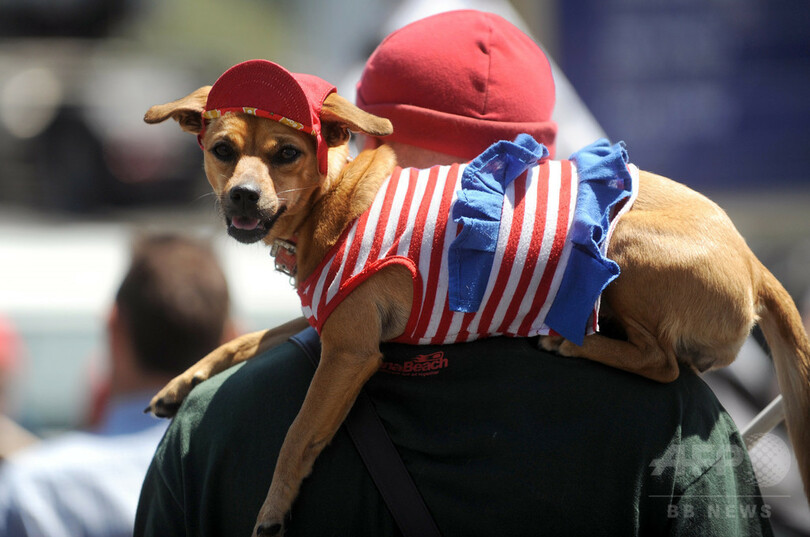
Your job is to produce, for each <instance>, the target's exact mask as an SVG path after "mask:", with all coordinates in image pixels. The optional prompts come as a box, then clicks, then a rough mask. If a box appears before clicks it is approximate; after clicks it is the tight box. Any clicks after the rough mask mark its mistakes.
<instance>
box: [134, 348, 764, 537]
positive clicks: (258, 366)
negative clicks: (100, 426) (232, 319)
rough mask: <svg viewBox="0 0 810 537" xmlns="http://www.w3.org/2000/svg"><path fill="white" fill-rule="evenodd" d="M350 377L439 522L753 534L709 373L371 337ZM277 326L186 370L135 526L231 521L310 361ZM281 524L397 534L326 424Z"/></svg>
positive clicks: (234, 524) (211, 526) (252, 497)
mask: <svg viewBox="0 0 810 537" xmlns="http://www.w3.org/2000/svg"><path fill="white" fill-rule="evenodd" d="M383 353H384V354H385V357H386V364H385V365H384V367H383V370H381V371H380V372H379V373H377V374H376V375H375V376H374V377H373V378H372V379H371V380H370V381H369V383H368V384H367V386H366V388H365V389H366V391H367V393H368V394H369V396H370V398H371V400H372V401H373V402H374V405H375V406H376V409H377V411H378V413H379V415H380V417H381V419H382V421H383V423H384V424H385V427H386V429H387V430H388V433H389V434H390V436H391V438H392V440H393V442H394V443H395V445H396V446H397V449H398V450H399V453H400V454H401V456H402V459H403V460H404V462H405V465H406V467H407V468H408V470H409V472H410V474H411V475H412V477H413V479H414V481H415V483H416V485H417V487H418V489H419V491H420V492H421V494H422V496H423V497H424V499H425V502H426V503H427V505H428V507H429V508H430V510H431V512H432V514H433V517H434V519H435V521H436V523H437V525H438V527H439V529H440V530H441V532H442V534H443V535H444V536H445V537H448V536H453V535H460V536H473V535H487V536H489V535H508V536H512V535H514V536H517V535H532V536H536V535H555V536H560V535H588V536H593V535H623V536H627V535H729V536H731V535H734V536H738V535H771V528H770V524H769V521H768V517H769V516H770V507H769V506H768V505H767V504H765V503H763V501H762V499H761V498H760V496H759V494H760V493H759V488H758V487H757V485H756V482H755V478H754V474H753V471H752V468H751V463H750V461H749V459H748V455H747V453H746V451H745V449H744V448H743V444H742V441H741V438H740V435H739V433H738V432H737V429H736V427H735V426H734V423H733V422H732V420H731V418H730V417H729V416H728V414H727V413H726V412H725V410H724V409H723V408H722V407H721V405H720V403H719V402H718V401H717V399H716V398H715V397H714V394H713V393H712V392H711V390H710V389H709V388H708V387H707V386H706V385H705V384H704V383H703V381H702V380H700V379H699V378H698V377H696V376H695V375H694V374H692V373H691V372H689V371H682V373H681V377H680V378H679V379H678V380H677V381H675V382H673V383H671V384H658V383H655V382H651V381H648V380H646V379H643V378H641V377H638V376H635V375H631V374H628V373H624V372H622V371H618V370H615V369H611V368H608V367H605V366H602V365H600V364H597V363H593V362H589V361H586V360H580V359H570V358H562V357H559V356H556V355H552V354H549V353H545V352H542V351H539V350H537V349H536V341H535V340H534V339H505V338H493V339H487V340H482V341H477V342H473V343H463V344H457V345H449V346H442V347H431V346H419V347H417V346H408V345H395V344H386V345H383ZM312 373H313V366H312V364H311V362H310V361H309V360H308V359H307V357H306V356H305V354H304V352H303V351H302V350H301V349H300V348H298V347H297V346H296V345H295V344H293V343H288V344H285V345H283V346H281V347H279V348H277V349H274V350H271V351H269V352H267V353H265V354H263V355H260V356H258V357H256V358H254V359H253V360H251V361H249V362H248V363H246V364H244V365H243V366H240V367H234V368H232V369H230V370H228V371H226V372H224V373H222V374H220V375H218V376H216V377H214V378H213V379H211V380H209V381H207V382H205V383H203V384H201V385H199V386H197V387H196V388H195V389H194V391H193V392H192V394H191V395H190V397H189V398H188V399H187V401H186V402H185V403H184V405H183V407H182V408H181V409H180V412H179V414H178V415H177V417H176V418H175V420H174V422H173V423H172V425H171V426H170V428H169V430H168V432H167V433H166V436H165V438H164V439H163V441H162V442H161V444H160V446H159V447H158V450H157V453H156V455H155V459H154V461H153V463H152V467H151V468H150V470H149V473H148V475H147V477H146V481H145V483H144V487H143V491H142V493H141V502H140V505H139V508H138V515H137V520H136V528H135V529H136V531H135V535H136V536H150V537H151V536H154V537H165V536H174V535H195V536H230V535H235V536H240V535H241V536H247V535H250V533H251V530H252V529H253V525H254V522H255V518H256V514H257V513H258V510H259V507H260V506H261V504H262V502H263V501H264V498H265V496H266V494H267V489H268V487H269V485H270V480H271V477H272V474H273V468H274V466H275V461H276V457H277V454H278V451H279V448H280V446H281V443H282V441H283V439H284V435H285V433H286V431H287V428H288V427H289V425H290V423H291V422H292V420H293V418H294V417H295V415H296V413H297V412H298V409H299V408H300V406H301V402H302V400H303V398H304V395H305V393H306V390H307V387H308V385H309V381H310V380H311V378H312ZM287 535H288V536H295V535H319V536H321V535H351V536H359V535H369V536H385V535H398V530H396V529H395V526H394V523H393V520H392V518H391V516H390V514H389V513H388V510H387V508H386V506H385V504H384V502H383V501H382V499H381V497H380V495H379V493H378V492H377V489H376V488H375V486H374V484H373V482H372V480H371V478H370V477H369V474H368V472H367V470H366V469H365V467H364V466H363V463H362V461H361V459H360V457H359V455H358V454H357V452H356V451H355V449H354V446H353V444H352V442H351V440H350V439H349V436H348V435H347V434H346V432H345V430H344V429H342V428H341V430H340V431H339V432H338V434H337V435H336V437H335V439H334V440H333V442H332V443H331V444H330V445H329V446H328V447H327V448H326V449H325V450H324V452H323V453H322V454H321V456H320V457H319V458H318V460H317V461H316V463H315V466H314V469H313V472H312V475H311V476H310V477H308V478H307V479H306V480H305V481H304V484H303V486H302V489H301V493H300V496H299V497H298V499H297V500H296V502H295V504H294V506H293V510H292V513H291V517H290V521H289V524H288V527H287Z"/></svg>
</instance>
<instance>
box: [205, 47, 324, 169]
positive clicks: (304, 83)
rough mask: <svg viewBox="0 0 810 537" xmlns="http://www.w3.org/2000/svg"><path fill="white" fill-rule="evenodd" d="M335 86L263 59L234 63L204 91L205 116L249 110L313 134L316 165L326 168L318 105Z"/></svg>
mask: <svg viewBox="0 0 810 537" xmlns="http://www.w3.org/2000/svg"><path fill="white" fill-rule="evenodd" d="M334 91H336V90H335V86H333V85H332V84H330V83H329V82H327V81H325V80H323V79H321V78H318V77H316V76H313V75H307V74H300V73H291V72H289V71H287V70H286V69H285V68H283V67H282V66H280V65H278V64H276V63H273V62H271V61H267V60H249V61H246V62H242V63H239V64H237V65H234V66H233V67H231V68H230V69H228V70H227V71H225V72H224V73H223V74H222V76H220V77H219V78H218V79H217V81H216V82H215V83H214V86H213V87H212V88H211V91H210V93H209V94H208V101H207V102H206V105H205V110H204V111H203V131H202V133H200V136H202V135H203V134H204V133H205V120H206V119H214V118H217V117H220V116H222V115H224V114H227V113H231V112H239V113H244V114H251V115H255V116H259V117H263V118H267V119H272V120H274V121H278V122H279V123H283V124H285V125H287V126H289V127H292V128H294V129H298V130H301V131H304V132H306V133H309V134H311V135H313V136H314V137H315V140H316V142H315V143H316V146H317V155H318V168H319V170H320V172H321V174H324V175H325V174H326V171H327V164H328V160H327V153H328V149H329V148H328V147H327V145H326V141H325V140H324V139H323V133H322V132H321V118H320V116H321V107H322V106H323V101H324V99H326V96H327V95H329V94H330V93H332V92H334Z"/></svg>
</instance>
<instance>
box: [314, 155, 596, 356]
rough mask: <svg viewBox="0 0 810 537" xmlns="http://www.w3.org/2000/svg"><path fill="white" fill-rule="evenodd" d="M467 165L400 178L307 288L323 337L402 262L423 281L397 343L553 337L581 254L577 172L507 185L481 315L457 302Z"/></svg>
mask: <svg viewBox="0 0 810 537" xmlns="http://www.w3.org/2000/svg"><path fill="white" fill-rule="evenodd" d="M464 168H465V165H463V164H462V165H452V166H443V167H438V166H437V167H433V168H429V169H425V170H419V169H413V168H406V169H400V168H397V169H396V170H395V171H394V173H393V174H392V175H391V177H389V178H388V180H387V181H386V182H385V183H384V184H383V185H382V187H381V188H380V190H379V192H378V194H377V197H376V198H375V200H374V202H373V204H372V206H371V208H369V210H367V211H366V212H365V213H364V214H363V215H362V216H361V217H360V218H358V219H357V220H356V221H355V222H354V223H353V224H352V225H351V226H350V227H349V228H348V229H347V230H346V231H345V232H344V233H343V235H342V236H341V239H340V240H339V242H338V244H336V245H335V246H334V247H333V248H332V249H331V251H330V252H329V253H328V254H327V255H326V257H325V259H324V260H323V262H322V263H321V264H320V265H319V267H318V268H317V269H316V270H315V271H314V272H313V273H312V274H311V275H310V276H309V277H308V278H307V279H306V280H305V281H303V282H302V283H301V284H300V285H299V290H298V293H299V296H300V297H301V303H302V306H303V311H304V315H305V316H306V317H307V319H308V320H309V322H310V324H312V325H313V326H314V327H315V328H316V329H317V330H318V331H319V332H320V330H321V328H322V326H323V324H324V322H325V321H326V319H327V318H328V317H329V315H330V314H331V313H332V311H333V310H334V309H335V307H336V306H337V305H338V304H339V303H340V302H341V301H342V300H343V298H344V297H345V296H346V295H347V294H348V293H350V292H351V291H352V290H353V289H354V288H355V287H356V286H357V285H359V284H360V283H362V282H363V281H364V280H365V279H366V278H368V277H369V276H370V275H371V274H373V273H374V272H376V271H377V270H379V269H380V268H382V267H384V266H387V265H389V264H391V263H396V264H400V265H402V266H404V267H406V268H408V269H409V270H410V271H411V274H412V275H413V307H412V310H411V316H410V319H409V321H408V325H407V328H406V329H405V332H404V333H403V334H402V335H401V336H399V337H398V338H396V340H395V341H398V342H404V343H412V344H444V343H454V342H461V341H471V340H474V339H477V338H479V337H486V336H495V335H509V336H533V335H538V334H548V333H549V328H548V327H547V326H546V325H545V324H544V320H545V317H546V313H547V312H548V310H549V308H550V307H551V304H552V302H553V301H554V297H555V294H556V292H557V289H558V288H559V286H560V282H561V280H562V276H563V273H564V270H565V266H566V263H567V259H568V255H569V254H570V251H571V243H570V242H568V241H566V236H567V233H568V229H569V227H570V226H571V222H572V216H573V213H574V208H575V205H576V199H577V187H578V181H577V173H576V167H575V166H574V164H573V163H572V162H571V161H551V160H545V161H541V162H540V163H537V164H535V165H532V166H531V167H529V169H528V170H527V171H526V172H524V173H523V174H522V175H521V176H520V177H518V178H517V179H515V180H514V181H513V182H511V183H510V184H509V185H508V186H507V187H506V193H505V196H504V204H503V210H502V214H501V224H500V231H499V236H498V250H497V252H496V254H495V257H494V262H493V265H492V269H491V272H490V276H489V279H488V283H487V288H486V291H485V294H484V297H483V301H482V302H481V305H480V307H479V308H478V310H477V311H475V312H471V313H463V312H456V311H452V310H451V309H450V308H449V301H448V248H449V246H450V244H451V243H452V242H453V240H454V239H455V238H456V236H457V235H458V233H459V225H457V224H455V223H454V222H453V220H452V217H451V214H452V208H453V204H454V203H455V200H456V195H457V194H456V193H457V191H458V190H459V189H460V188H461V184H460V181H461V175H462V172H463V170H464ZM605 248H606V246H605ZM594 307H595V308H596V305H594ZM593 318H594V324H593V326H592V330H595V329H596V325H595V318H596V315H594V316H593ZM592 330H590V331H592Z"/></svg>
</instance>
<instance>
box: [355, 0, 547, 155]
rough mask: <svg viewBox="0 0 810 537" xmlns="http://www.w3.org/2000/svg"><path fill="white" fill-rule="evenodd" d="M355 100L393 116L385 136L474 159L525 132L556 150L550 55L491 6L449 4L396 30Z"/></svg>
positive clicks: (370, 63)
mask: <svg viewBox="0 0 810 537" xmlns="http://www.w3.org/2000/svg"><path fill="white" fill-rule="evenodd" d="M357 106H359V107H360V108H362V109H363V110H365V111H367V112H369V113H372V114H375V115H378V116H381V117H385V118H388V119H390V120H391V122H392V123H393V125H394V134H392V135H390V136H387V137H386V138H385V140H386V141H396V142H401V143H405V144H409V145H414V146H417V147H422V148H425V149H431V150H433V151H438V152H440V153H446V154H449V155H454V156H457V157H462V158H465V159H472V158H474V157H476V156H477V155H478V154H479V153H481V152H482V151H483V150H484V149H486V148H487V147H489V146H490V145H491V144H492V143H494V142H496V141H498V140H513V139H514V138H515V136H517V135H518V134H520V133H528V134H531V135H532V136H533V137H534V138H535V139H536V140H537V141H538V142H540V143H542V144H545V145H546V147H548V149H549V151H550V152H551V155H552V156H553V155H554V138H555V136H556V134H557V125H556V123H554V122H553V121H551V112H552V110H553V108H554V80H553V78H552V76H551V66H550V64H549V61H548V58H546V55H545V54H544V53H543V51H542V50H541V49H540V47H538V46H537V44H536V43H535V42H534V41H533V40H532V39H531V38H530V37H529V36H527V35H526V34H524V33H523V32H521V31H520V30H519V29H518V28H516V27H515V26H514V25H512V24H511V23H509V22H507V21H506V20H505V19H503V18H501V17H499V16H497V15H494V14H491V13H484V12H481V11H474V10H461V11H450V12H446V13H441V14H439V15H434V16H432V17H427V18H425V19H422V20H419V21H416V22H414V23H412V24H409V25H407V26H405V27H403V28H401V29H399V30H397V31H395V32H393V33H392V34H391V35H389V36H388V37H386V38H385V39H384V40H383V42H382V43H381V44H380V45H379V46H378V47H377V50H375V51H374V53H373V54H372V55H371V57H370V58H369V60H368V62H367V63H366V68H365V71H364V72H363V75H362V77H361V78H360V82H358V84H357Z"/></svg>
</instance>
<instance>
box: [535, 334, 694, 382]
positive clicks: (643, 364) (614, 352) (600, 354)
mask: <svg viewBox="0 0 810 537" xmlns="http://www.w3.org/2000/svg"><path fill="white" fill-rule="evenodd" d="M625 331H626V332H627V340H626V341H624V340H619V339H613V338H609V337H606V336H603V335H601V334H592V335H589V336H586V337H585V339H584V341H583V344H582V345H581V346H580V345H576V344H575V343H572V342H570V341H568V340H563V341H562V342H561V343H560V345H559V348H558V349H557V350H558V351H559V353H560V354H562V355H563V356H576V357H580V358H587V359H589V360H593V361H595V362H600V363H602V364H605V365H608V366H611V367H615V368H617V369H623V370H624V371H629V372H630V373H635V374H637V375H641V376H644V377H647V378H649V379H652V380H656V381H658V382H672V381H673V380H675V379H677V378H678V374H679V368H678V360H677V358H676V356H675V354H674V353H673V352H672V350H671V349H670V348H668V347H667V346H662V345H661V344H660V342H659V341H658V340H657V338H656V337H655V335H653V334H652V333H651V332H650V331H649V330H647V329H645V328H644V327H643V326H641V325H639V324H637V323H632V322H631V323H627V325H626V326H625ZM544 346H545V345H544Z"/></svg>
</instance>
